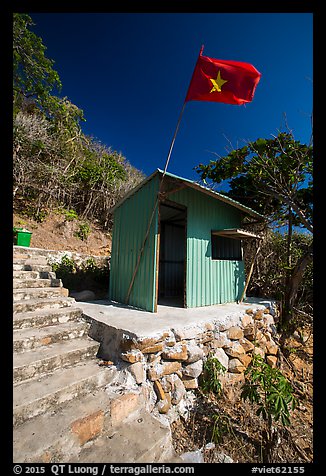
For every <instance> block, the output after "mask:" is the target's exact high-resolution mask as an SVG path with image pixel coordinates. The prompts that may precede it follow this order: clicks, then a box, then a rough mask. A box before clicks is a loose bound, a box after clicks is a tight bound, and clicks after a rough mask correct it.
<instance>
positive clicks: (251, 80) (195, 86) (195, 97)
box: [185, 48, 261, 104]
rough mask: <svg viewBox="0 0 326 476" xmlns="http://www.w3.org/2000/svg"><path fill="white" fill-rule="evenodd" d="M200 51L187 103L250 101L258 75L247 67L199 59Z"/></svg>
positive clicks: (245, 65) (253, 69) (201, 57)
mask: <svg viewBox="0 0 326 476" xmlns="http://www.w3.org/2000/svg"><path fill="white" fill-rule="evenodd" d="M202 52H203V48H202V49H201V51H200V54H199V57H198V60H197V63H196V66H195V69H194V72H193V75H192V78H191V81H190V85H189V88H188V92H187V96H186V99H185V102H186V101H213V102H224V103H227V104H244V103H246V102H250V101H252V99H253V97H254V93H255V89H256V87H257V84H258V82H259V80H260V77H261V73H260V72H259V71H257V69H256V68H255V67H254V66H253V65H252V64H249V63H242V62H240V61H225V60H219V59H215V58H209V57H208V56H202Z"/></svg>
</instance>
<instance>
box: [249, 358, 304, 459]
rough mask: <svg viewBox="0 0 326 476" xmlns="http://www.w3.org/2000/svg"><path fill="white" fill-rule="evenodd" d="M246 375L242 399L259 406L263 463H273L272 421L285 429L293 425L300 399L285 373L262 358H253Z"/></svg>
mask: <svg viewBox="0 0 326 476" xmlns="http://www.w3.org/2000/svg"><path fill="white" fill-rule="evenodd" d="M244 375H245V383H244V385H243V387H242V392H241V399H243V400H244V401H245V400H247V399H248V400H249V401H250V402H251V403H253V404H255V405H256V406H257V407H258V408H257V411H256V414H257V415H258V416H260V417H262V419H263V420H264V422H265V425H266V431H265V433H266V438H265V439H264V440H265V441H264V443H263V455H264V456H263V458H264V461H263V462H270V458H271V454H272V450H273V445H274V443H275V441H276V435H277V429H276V427H275V428H274V427H273V422H280V423H281V424H282V425H283V426H288V425H290V410H294V408H295V407H296V404H297V400H296V398H295V397H294V395H293V389H292V386H291V384H290V382H289V381H288V380H287V379H286V378H285V377H284V375H283V374H282V372H281V371H280V370H279V369H277V368H272V367H271V366H270V365H268V364H267V363H266V362H265V361H264V360H263V359H262V357H261V356H260V355H257V354H254V355H253V358H252V361H251V363H250V365H249V366H248V367H247V369H246V371H245V373H244Z"/></svg>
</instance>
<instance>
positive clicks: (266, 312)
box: [117, 306, 278, 414]
mask: <svg viewBox="0 0 326 476" xmlns="http://www.w3.org/2000/svg"><path fill="white" fill-rule="evenodd" d="M271 312H272V311H271V309H269V308H267V307H263V306H261V308H260V309H258V310H257V309H256V310H255V309H251V308H248V309H247V310H246V312H245V313H243V315H242V316H239V315H238V316H236V315H235V316H229V318H226V319H224V320H223V321H221V320H219V321H216V322H214V321H210V322H206V323H205V324H204V325H203V326H201V327H199V328H194V327H189V328H188V329H187V328H183V329H181V328H180V329H172V330H168V331H164V332H162V333H161V335H158V336H155V337H143V338H137V337H136V338H135V337H131V336H128V335H123V334H122V335H121V336H120V339H119V343H117V349H118V355H119V357H120V359H122V361H124V362H125V363H126V364H125V365H126V367H127V370H128V371H129V372H130V374H131V375H132V377H133V378H134V380H135V382H136V384H137V385H138V386H139V387H140V390H141V391H142V392H143V393H144V395H145V394H147V398H148V400H150V401H151V402H152V404H151V408H150V410H153V409H154V408H156V410H158V412H159V413H164V414H166V413H168V412H169V410H170V409H171V408H173V407H176V408H177V407H178V405H179V404H180V403H182V399H183V398H184V397H185V398H186V396H187V393H188V392H187V391H188V390H192V389H196V388H197V387H198V381H199V378H200V375H201V373H202V371H203V364H204V361H205V360H206V359H207V356H212V357H215V358H217V359H218V360H219V361H220V363H221V364H222V365H223V366H224V367H225V368H226V372H225V374H224V375H221V379H220V380H221V382H222V385H223V387H224V388H225V389H228V388H229V389H230V388H232V385H233V384H234V383H236V382H242V381H243V380H244V376H243V373H244V371H245V370H246V368H247V367H248V365H249V363H250V362H251V360H252V355H253V354H254V353H257V354H259V355H261V356H262V357H263V358H264V359H265V360H266V362H268V363H269V364H270V365H271V366H272V367H275V366H276V365H277V359H278V345H277V343H276V327H275V323H276V321H277V317H276V316H275V315H274V316H273V315H272V314H271Z"/></svg>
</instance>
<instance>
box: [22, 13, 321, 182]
mask: <svg viewBox="0 0 326 476" xmlns="http://www.w3.org/2000/svg"><path fill="white" fill-rule="evenodd" d="M30 16H31V17H32V19H33V21H34V22H35V23H36V25H35V27H33V31H34V32H35V33H36V34H37V35H38V36H40V37H41V38H42V39H43V42H44V44H45V46H46V47H47V51H46V55H47V56H48V57H49V58H51V59H53V60H54V61H55V64H54V68H55V69H56V70H57V71H58V73H59V75H60V78H61V81H62V84H63V88H62V91H61V96H67V97H68V98H69V99H70V100H71V102H73V103H74V104H76V105H77V106H78V107H80V108H81V109H82V110H83V111H84V115H85V118H86V122H85V123H83V125H82V129H83V132H85V133H86V134H89V135H92V136H94V137H95V138H96V139H98V140H99V141H100V142H102V143H103V144H106V145H107V146H111V148H112V149H113V150H116V151H118V152H121V153H122V154H123V155H124V156H125V157H126V159H127V160H128V161H129V162H130V163H131V164H132V165H133V166H134V167H136V168H137V169H139V170H142V171H143V172H144V173H145V174H146V175H150V174H151V173H152V172H153V171H154V170H155V169H156V168H164V165H165V161H166V157H167V154H168V151H169V147H170V143H171V140H172V137H173V133H174V130H175V127H176V123H177V120H178V117H179V113H180V111H181V108H182V105H183V102H184V99H185V95H186V93H187V89H188V86H189V82H190V79H191V76H192V73H193V70H194V66H195V63H196V60H197V57H198V53H199V50H200V47H201V45H204V46H205V48H204V53H203V54H204V55H205V56H209V57H212V58H217V59H223V60H234V61H243V62H248V63H251V64H253V65H254V66H255V67H256V68H257V69H258V71H260V73H261V74H262V76H261V79H260V82H259V84H258V86H257V89H256V92H255V96H254V99H253V101H252V102H250V103H248V104H246V105H245V106H237V105H230V104H222V103H214V102H200V101H189V102H187V104H186V107H185V111H184V115H183V118H182V121H181V125H180V129H179V133H178V135H177V138H176V142H175V146H174V149H173V152H172V156H171V160H170V163H169V167H168V171H169V172H171V173H174V174H177V175H181V176H183V177H186V178H189V179H191V180H198V179H199V176H198V174H197V173H196V172H195V171H194V167H195V166H196V165H198V164H199V163H208V162H209V161H210V160H214V157H215V155H214V154H218V155H220V156H223V155H226V153H227V152H226V148H227V147H230V143H231V144H232V146H233V147H234V148H237V147H241V146H243V145H244V144H245V141H247V140H256V139H257V138H259V137H264V138H271V137H272V135H273V134H277V132H278V131H279V130H285V128H286V127H287V126H288V127H289V128H290V129H291V130H292V132H293V134H294V137H295V139H297V140H299V141H301V142H303V143H308V142H309V140H310V136H311V114H312V94H313V14H312V13H31V14H30ZM284 114H285V115H286V122H285V119H284ZM286 123H287V126H286Z"/></svg>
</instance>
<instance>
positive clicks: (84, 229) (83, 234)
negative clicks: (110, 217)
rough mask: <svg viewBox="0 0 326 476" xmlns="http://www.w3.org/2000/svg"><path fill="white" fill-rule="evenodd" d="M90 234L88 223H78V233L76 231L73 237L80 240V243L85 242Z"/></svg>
mask: <svg viewBox="0 0 326 476" xmlns="http://www.w3.org/2000/svg"><path fill="white" fill-rule="evenodd" d="M90 232H91V228H90V226H89V225H88V223H80V225H79V229H78V231H76V233H75V235H76V236H77V238H80V239H81V240H82V241H85V240H87V237H88V236H89V234H90Z"/></svg>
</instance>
